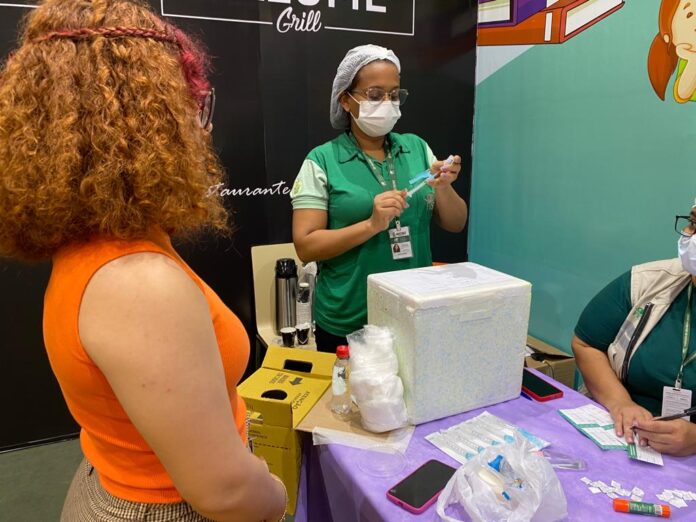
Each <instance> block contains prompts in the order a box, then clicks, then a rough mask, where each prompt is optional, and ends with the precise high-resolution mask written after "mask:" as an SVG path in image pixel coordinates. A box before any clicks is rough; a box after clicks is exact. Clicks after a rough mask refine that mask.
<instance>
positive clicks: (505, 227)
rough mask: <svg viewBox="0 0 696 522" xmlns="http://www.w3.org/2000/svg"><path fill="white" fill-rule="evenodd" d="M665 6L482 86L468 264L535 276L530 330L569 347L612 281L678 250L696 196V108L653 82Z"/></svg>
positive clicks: (650, 6) (605, 25) (640, 10)
mask: <svg viewBox="0 0 696 522" xmlns="http://www.w3.org/2000/svg"><path fill="white" fill-rule="evenodd" d="M658 5H659V3H658V2H653V1H645V0H628V1H627V2H626V5H624V7H623V8H622V9H620V10H619V11H617V12H616V13H614V14H612V15H611V16H609V17H608V18H606V19H605V20H603V21H601V22H600V23H598V24H596V25H595V26H593V27H591V28H589V29H588V30H587V31H585V32H583V33H581V34H579V35H578V36H576V37H575V38H573V39H571V40H569V41H567V42H566V43H564V44H561V45H538V46H535V47H533V48H532V49H530V50H529V51H527V52H525V53H524V54H522V55H521V56H520V57H518V58H516V59H515V60H514V61H512V62H510V63H508V64H507V65H506V66H505V67H503V68H502V69H500V70H498V71H497V72H495V73H494V74H493V75H492V76H490V77H488V78H486V79H485V80H484V81H483V82H482V83H481V84H479V85H478V86H477V91H476V112H475V124H474V173H473V186H472V196H471V223H470V237H469V245H470V246H469V253H470V259H471V261H474V262H477V263H481V264H483V265H486V266H490V267H493V268H495V269H498V270H501V271H504V272H507V273H510V274H513V275H515V276H517V277H520V278H523V279H526V280H528V281H531V282H532V284H533V297H532V312H531V320H530V333H531V334H532V335H535V336H537V337H539V338H541V339H543V340H545V341H547V342H549V343H551V344H554V345H556V346H558V347H560V348H562V349H565V350H570V339H571V336H572V333H573V328H574V326H575V322H576V320H577V318H578V316H579V314H580V312H581V311H582V309H583V307H584V306H585V304H586V303H587V302H588V301H589V300H590V299H591V298H592V297H593V296H594V294H595V293H596V292H597V291H599V290H600V289H601V288H602V287H603V286H604V285H605V284H606V283H608V282H609V281H610V280H612V279H613V278H615V277H616V276H618V275H619V274H621V273H623V272H624V271H626V270H628V269H629V268H630V267H631V266H632V265H634V264H638V263H642V262H645V261H651V260H655V259H664V258H669V257H675V256H676V242H677V235H676V234H675V232H674V231H673V225H674V215H675V214H677V213H679V214H683V213H688V211H689V208H690V204H691V202H692V201H693V198H694V197H695V196H696V176H695V175H694V172H696V104H695V103H689V104H686V105H679V104H677V103H676V102H675V101H674V100H673V98H672V97H671V95H668V97H667V101H665V102H663V101H661V100H660V99H659V98H657V96H656V95H655V94H654V92H653V90H652V88H651V86H650V82H649V80H648V76H647V65H646V63H647V54H648V49H649V47H650V43H651V41H652V39H653V37H654V36H655V34H656V33H657V13H658ZM487 51H488V49H486V48H479V64H481V63H483V61H484V60H486V52H487ZM668 93H671V85H670V86H669V87H668Z"/></svg>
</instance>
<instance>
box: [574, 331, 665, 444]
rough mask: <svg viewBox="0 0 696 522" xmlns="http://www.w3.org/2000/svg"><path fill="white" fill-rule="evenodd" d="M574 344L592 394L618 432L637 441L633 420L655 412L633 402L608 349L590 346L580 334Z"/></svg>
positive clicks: (577, 361) (576, 357)
mask: <svg viewBox="0 0 696 522" xmlns="http://www.w3.org/2000/svg"><path fill="white" fill-rule="evenodd" d="M572 347H573V354H574V355H575V363H576V364H577V366H578V370H580V373H581V374H582V377H583V379H584V381H585V386H587V389H588V390H589V391H590V393H591V394H592V397H593V398H594V399H595V400H597V401H598V402H600V403H601V404H603V405H604V406H605V407H606V408H607V410H609V413H610V414H611V416H612V419H614V430H615V432H616V434H617V435H618V436H619V437H621V436H622V435H625V436H626V440H627V441H628V442H633V430H632V429H631V427H632V426H633V423H634V422H636V421H639V420H649V419H651V418H652V415H651V414H650V412H649V411H648V410H646V409H645V408H643V407H641V406H638V405H637V404H636V403H635V402H633V399H631V396H630V395H629V393H628V391H627V390H626V388H625V387H624V385H623V384H621V381H620V380H619V378H618V377H617V376H616V374H615V373H614V370H613V369H612V367H611V365H610V364H609V359H608V358H607V354H606V353H605V352H603V351H601V350H600V349H598V348H594V347H592V346H590V345H589V344H587V343H586V342H585V341H583V340H582V339H580V338H579V337H578V336H577V335H575V336H573V341H572Z"/></svg>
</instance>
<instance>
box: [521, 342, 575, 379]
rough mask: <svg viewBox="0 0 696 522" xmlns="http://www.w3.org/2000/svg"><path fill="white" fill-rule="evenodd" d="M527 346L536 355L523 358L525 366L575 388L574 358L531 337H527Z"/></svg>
mask: <svg viewBox="0 0 696 522" xmlns="http://www.w3.org/2000/svg"><path fill="white" fill-rule="evenodd" d="M527 346H528V347H529V348H530V349H531V350H532V351H534V352H535V354H536V355H534V356H530V355H528V356H527V357H525V364H526V366H528V367H529V368H534V369H535V370H539V371H540V372H541V373H543V374H546V375H548V376H549V377H551V378H553V379H556V380H557V381H558V382H560V383H562V384H565V385H566V386H568V387H569V388H573V389H574V388H575V367H576V366H575V357H573V356H572V355H570V354H568V353H566V352H564V351H562V350H559V349H558V348H554V347H553V346H551V345H550V344H546V343H545V342H544V341H540V340H539V339H536V338H535V337H532V336H531V335H528V336H527Z"/></svg>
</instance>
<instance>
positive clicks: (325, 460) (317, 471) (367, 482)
mask: <svg viewBox="0 0 696 522" xmlns="http://www.w3.org/2000/svg"><path fill="white" fill-rule="evenodd" d="M549 380H551V379H549ZM555 384H556V386H557V387H559V388H561V389H562V390H563V392H564V396H563V398H561V399H556V400H553V401H549V402H545V403H541V402H534V401H530V400H528V399H526V398H523V397H519V398H517V399H514V400H511V401H508V402H504V403H500V404H495V405H493V406H488V407H485V408H481V409H478V410H473V411H470V412H467V413H463V414H460V415H455V416H452V417H448V418H445V419H441V420H437V421H433V422H430V423H427V424H422V425H420V426H418V427H417V428H416V430H415V433H414V436H413V439H412V440H411V443H410V444H409V447H408V450H407V452H406V460H405V467H404V468H403V469H402V470H401V471H400V472H398V473H397V474H395V475H394V476H390V477H378V476H374V473H370V472H368V473H366V472H365V470H370V461H371V459H379V458H383V457H381V456H380V455H379V454H375V453H374V452H368V451H364V450H359V449H355V448H350V447H346V446H341V445H338V444H332V445H327V446H312V445H311V444H312V441H311V437H307V438H306V440H305V454H304V456H303V463H302V478H301V481H300V491H299V498H298V507H297V512H296V517H295V520H296V521H297V522H304V521H309V522H332V521H333V522H357V521H369V522H373V521H374V522H377V521H388V522H397V521H402V520H413V521H421V522H426V521H427V522H430V521H433V522H434V521H438V520H440V518H439V516H438V515H437V513H436V512H435V506H434V505H433V506H432V507H431V508H429V509H428V510H427V511H426V512H424V513H423V514H421V515H413V514H411V513H409V512H407V511H405V510H404V509H402V508H400V507H398V506H397V505H395V504H393V503H392V502H391V501H389V500H387V498H386V492H387V490H388V489H389V488H390V487H391V486H393V485H394V484H396V483H397V482H399V481H400V480H401V479H402V478H403V477H405V476H407V475H408V474H409V473H411V472H412V471H413V470H415V469H416V468H418V467H419V466H420V465H421V464H423V463H424V462H426V461H427V460H430V459H437V460H441V461H442V462H445V463H447V464H450V465H452V466H454V467H457V466H458V465H459V464H458V463H457V462H456V461H454V460H453V459H451V458H450V457H449V456H448V455H446V454H445V453H442V452H441V451H440V450H438V449H437V448H436V447H435V446H433V445H432V444H430V443H429V442H428V441H427V440H425V438H424V437H425V436H426V435H428V434H429V433H432V432H434V431H437V430H440V429H443V428H447V427H449V426H452V425H455V424H458V423H460V422H462V421H464V420H466V419H470V418H472V417H475V416H476V415H478V414H480V413H481V412H483V411H488V412H490V413H492V414H494V415H497V416H498V417H500V418H502V419H504V420H506V421H508V422H510V423H512V424H515V425H517V426H520V427H522V428H525V429H526V430H528V431H529V432H531V433H533V434H534V435H537V436H538V437H541V438H543V439H545V440H547V441H549V442H550V443H551V448H553V449H556V450H558V451H560V452H563V453H565V454H567V455H571V456H574V457H579V458H582V459H584V460H585V461H586V462H587V469H585V470H583V471H565V470H556V474H557V475H558V478H559V479H560V481H561V485H562V486H563V490H564V491H565V495H566V499H567V502H568V518H567V519H566V520H571V521H600V520H601V521H602V522H604V521H610V520H617V521H623V522H630V520H643V521H645V520H648V519H647V518H645V517H644V516H641V515H629V514H624V513H615V512H614V511H613V509H612V501H611V499H610V498H609V497H607V496H606V495H604V494H603V493H597V494H592V493H591V492H590V491H589V490H588V489H587V486H586V485H585V484H584V483H583V482H581V481H580V478H581V477H583V476H587V477H588V478H589V479H591V480H593V481H595V480H602V481H604V482H605V483H607V484H610V483H611V481H612V480H615V481H617V482H619V483H620V484H621V487H622V488H624V489H628V490H631V489H632V488H633V487H634V486H638V487H639V488H640V489H642V490H643V491H644V492H645V497H644V501H645V502H653V503H662V502H661V501H660V500H658V499H657V498H656V497H655V495H656V494H657V493H661V492H662V491H663V490H664V489H681V490H687V491H694V492H696V456H692V457H681V458H678V457H670V456H666V455H665V456H664V466H655V465H653V464H648V463H643V462H638V461H633V460H630V459H629V458H628V456H627V454H626V452H625V451H602V450H601V449H600V448H599V447H597V446H596V445H595V444H594V443H593V442H592V441H591V440H590V439H588V438H586V437H585V436H583V435H582V434H581V433H580V432H579V431H577V430H576V429H575V428H574V427H573V426H572V425H571V424H570V423H569V422H567V421H566V420H565V419H563V417H561V415H560V414H559V413H558V412H557V410H558V409H569V408H577V407H579V406H583V405H585V404H588V403H590V402H591V401H590V400H589V399H588V398H587V397H585V396H583V395H581V394H579V393H577V392H576V391H574V390H571V389H570V388H567V387H566V386H563V385H562V384H560V383H558V382H556V383H555ZM370 471H371V470H370ZM687 504H688V507H686V508H682V509H677V508H674V507H672V508H671V509H672V517H671V518H672V519H673V520H684V521H687V520H696V501H692V502H687ZM448 513H450V511H448ZM453 514H455V516H457V518H459V519H461V520H469V518H468V517H466V516H465V515H464V516H463V514H462V513H460V512H453Z"/></svg>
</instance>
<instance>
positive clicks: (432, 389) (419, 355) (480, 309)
mask: <svg viewBox="0 0 696 522" xmlns="http://www.w3.org/2000/svg"><path fill="white" fill-rule="evenodd" d="M531 289H532V285H531V284H530V283H528V282H527V281H523V280H522V279H517V278H516V277H512V276H509V275H507V274H503V273H502V272H497V271H495V270H492V269H490V268H486V267H484V266H481V265H477V264H475V263H458V264H452V265H442V266H433V267H426V268H416V269H412V270H401V271H397V272H385V273H381V274H373V275H370V276H369V277H368V278H367V309H368V322H369V323H370V324H374V325H378V326H389V327H390V328H391V329H392V330H393V331H394V334H395V339H394V349H395V351H396V354H397V357H398V359H399V374H400V375H401V379H402V380H403V383H404V398H405V400H406V407H407V409H408V416H409V422H411V423H412V424H421V423H424V422H428V421H431V420H434V419H440V418H442V417H447V416H449V415H454V414H457V413H461V412H465V411H469V410H472V409H475V408H480V407H482V406H488V405H490V404H495V403H498V402H503V401H506V400H509V399H512V398H514V397H517V396H519V394H520V388H521V386H522V368H523V366H524V347H525V344H526V341H527V326H528V323H529V306H530V301H531Z"/></svg>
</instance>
